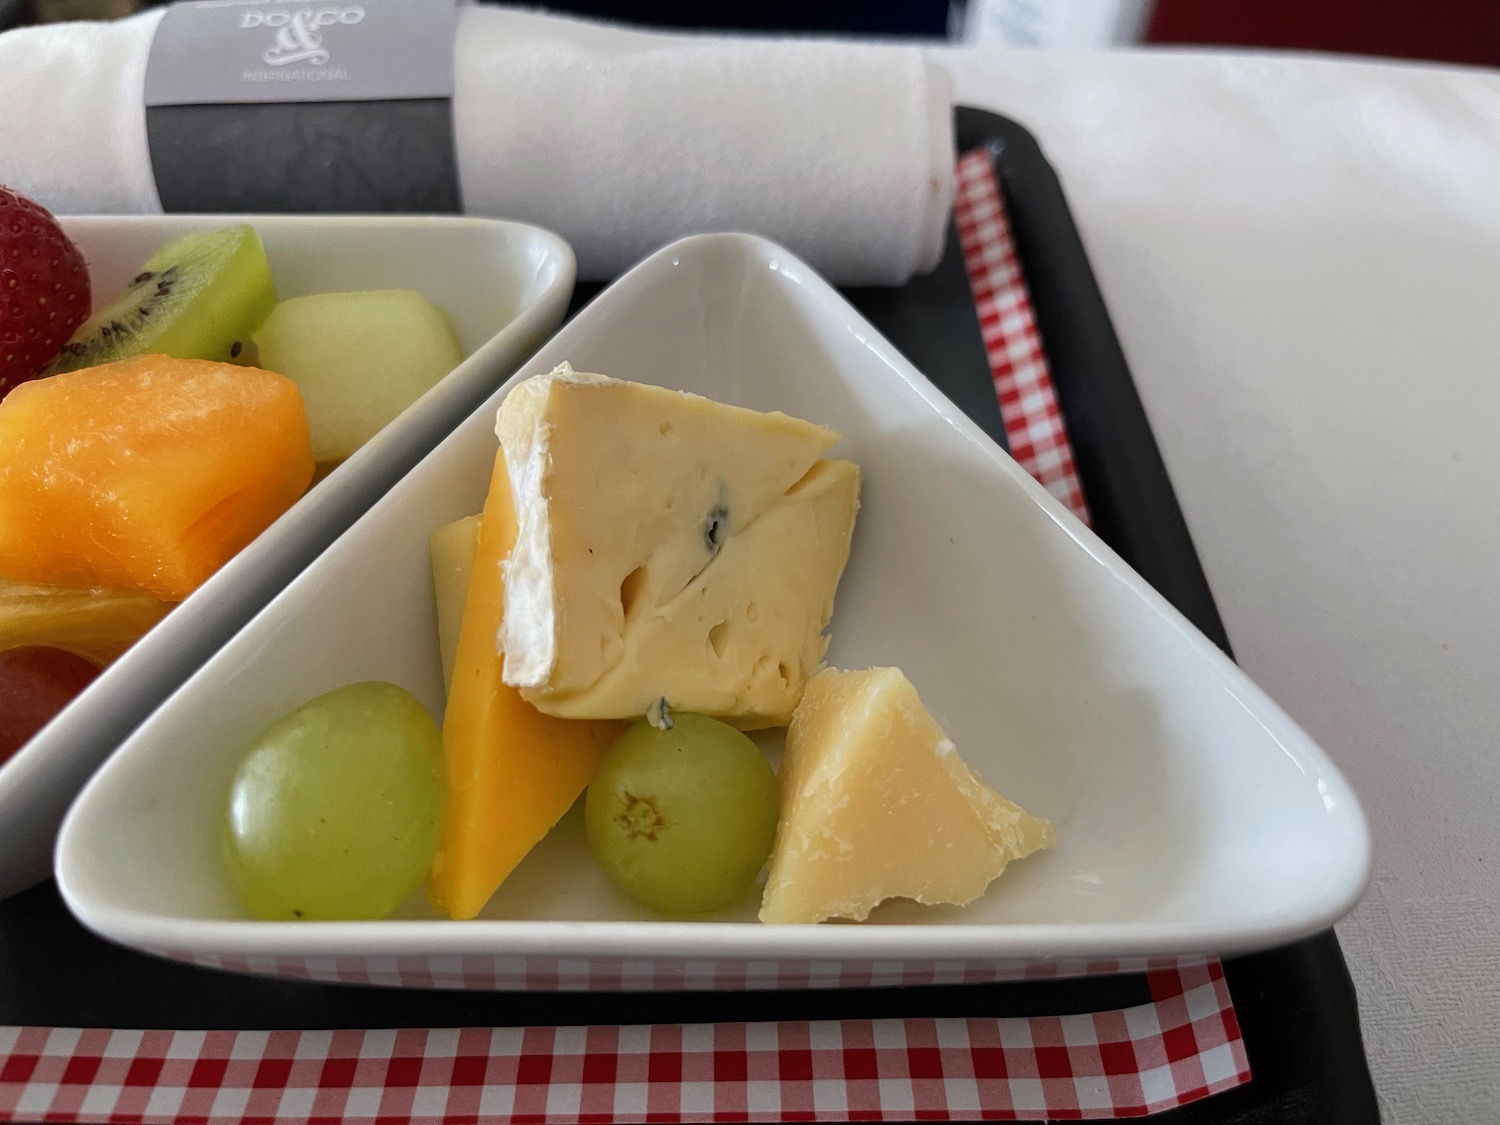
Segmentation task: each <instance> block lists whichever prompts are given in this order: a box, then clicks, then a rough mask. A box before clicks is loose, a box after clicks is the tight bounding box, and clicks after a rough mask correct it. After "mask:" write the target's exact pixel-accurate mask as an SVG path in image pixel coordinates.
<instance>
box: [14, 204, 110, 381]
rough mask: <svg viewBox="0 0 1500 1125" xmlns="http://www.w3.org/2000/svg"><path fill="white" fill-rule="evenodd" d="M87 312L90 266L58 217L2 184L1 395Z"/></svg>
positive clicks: (37, 366)
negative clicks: (58, 223) (61, 225)
mask: <svg viewBox="0 0 1500 1125" xmlns="http://www.w3.org/2000/svg"><path fill="white" fill-rule="evenodd" d="M88 315H89V271H88V266H87V264H85V262H84V260H83V255H82V254H81V253H79V250H78V247H76V246H74V245H73V243H72V240H71V239H69V238H68V236H67V235H66V234H64V233H63V230H62V227H60V226H58V225H57V220H56V219H54V218H53V217H52V215H51V214H50V213H49V212H48V211H47V210H46V209H45V208H43V207H40V206H38V205H37V204H35V203H33V202H32V201H31V200H29V199H27V198H26V197H25V196H24V195H20V194H18V193H17V192H14V191H12V190H11V189H10V188H7V187H4V186H0V398H4V397H5V395H6V393H7V392H8V391H9V390H10V389H11V387H13V386H15V385H16V384H17V383H22V382H25V381H26V380H27V379H30V378H33V377H34V376H36V375H38V374H40V373H41V371H42V369H43V368H44V367H46V366H47V364H49V363H51V362H52V359H53V357H54V356H56V355H57V353H58V349H60V348H61V347H62V346H63V344H64V342H66V340H67V339H68V337H69V336H71V335H72V334H73V330H74V329H75V328H77V327H78V325H79V324H80V323H81V322H82V320H83V318H84V317H86V316H88Z"/></svg>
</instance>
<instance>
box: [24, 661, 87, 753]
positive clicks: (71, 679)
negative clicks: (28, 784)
mask: <svg viewBox="0 0 1500 1125" xmlns="http://www.w3.org/2000/svg"><path fill="white" fill-rule="evenodd" d="M98 674H99V669H97V668H95V667H94V666H93V665H92V664H90V663H89V662H88V661H87V660H85V659H84V658H83V657H81V656H74V655H73V654H72V653H71V652H64V651H63V650H62V649H60V648H44V647H43V646H41V645H29V646H27V647H25V648H13V649H10V650H9V651H8V652H0V762H4V761H5V760H6V759H7V758H9V757H10V756H11V755H12V754H14V753H15V752H16V751H17V750H19V749H20V748H21V747H22V746H24V745H25V744H26V742H27V741H28V740H29V739H30V738H31V736H32V735H34V734H35V733H36V732H37V731H39V730H41V729H42V727H44V726H46V724H47V721H48V720H49V719H51V718H52V716H53V715H55V714H57V713H58V712H59V711H61V710H62V709H63V708H64V707H66V706H67V705H68V701H69V700H70V699H72V698H73V697H74V696H75V695H77V694H78V693H79V692H81V691H82V690H83V689H84V688H86V687H88V685H89V681H90V680H92V679H93V678H94V677H95V676H97V675H98Z"/></svg>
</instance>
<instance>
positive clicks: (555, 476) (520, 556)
mask: <svg viewBox="0 0 1500 1125" xmlns="http://www.w3.org/2000/svg"><path fill="white" fill-rule="evenodd" d="M496 428H497V431H498V433H499V436H500V443H501V446H502V448H503V449H504V454H505V460H506V464H507V467H508V469H509V472H510V477H511V483H512V491H513V496H514V499H515V507H516V512H517V517H518V520H519V533H518V538H517V542H516V547H515V550H514V551H513V553H512V554H511V557H510V561H509V563H508V564H507V568H506V582H505V587H506V595H505V616H504V625H503V627H502V630H501V635H500V638H499V644H500V648H501V650H502V651H503V653H504V656H505V665H504V676H505V682H506V683H507V684H511V685H513V686H515V687H517V688H519V689H520V691H521V694H522V695H523V697H525V698H526V699H527V700H528V701H530V702H531V703H532V704H534V705H535V706H536V707H537V708H538V709H539V710H541V711H543V712H545V713H547V714H551V715H558V716H563V717H568V718H590V719H602V718H631V717H634V716H638V715H642V714H645V713H646V712H647V711H648V710H649V709H650V708H651V707H652V706H653V704H659V703H660V701H661V700H663V699H665V700H666V703H667V705H668V706H669V707H670V708H672V709H675V710H683V711H696V712H699V713H701V714H705V715H712V716H715V717H718V718H722V719H724V720H726V721H728V722H732V723H735V724H736V725H739V726H742V727H747V728H753V727H759V726H777V725H784V724H785V723H786V722H788V721H789V720H790V718H791V714H792V710H793V708H794V707H795V706H796V704H797V701H798V699H800V698H801V695H802V690H803V688H804V686H805V685H806V682H807V678H808V677H809V676H811V675H812V674H813V673H814V672H815V671H816V670H817V668H818V666H819V664H820V663H821V661H822V658H823V652H824V649H825V647H826V644H827V641H826V638H824V636H823V629H824V627H825V626H826V625H827V624H828V621H829V618H830V616H831V614H832V612H833V595H834V591H835V589H836V587H837V585H838V580H839V576H840V575H841V574H842V572H843V569H844V564H845V563H846V562H847V561H848V556H849V541H850V536H851V534H852V532H853V527H854V517H855V512H856V511H857V509H858V506H859V502H858V496H859V469H858V467H857V466H855V465H854V464H852V463H850V462H847V461H823V460H820V458H821V457H822V456H823V454H824V453H825V452H826V451H827V450H828V448H829V447H830V446H831V445H832V444H833V443H834V441H835V440H836V439H837V435H836V434H834V433H833V432H832V431H831V430H828V429H825V428H824V427H822V426H818V425H814V424H813V423H811V422H804V421H801V420H799V419H796V418H791V417H789V416H787V415H785V414H777V413H773V414H762V413H759V412H757V411H753V410H746V409H743V408H740V407H735V406H726V405H724V404H722V403H717V402H712V401H710V400H708V399H705V398H700V397H698V396H696V395H689V394H684V393H681V392H678V391H670V390H666V389H663V388H661V387H653V386H649V385H645V384H640V383H628V382H623V381H621V380H616V379H609V378H606V377H604V376H600V375H587V374H581V373H578V372H574V371H572V370H571V369H570V368H566V367H564V368H560V369H559V370H557V371H555V372H553V373H552V374H550V375H543V376H537V377H535V378H532V379H529V380H527V381H526V382H524V383H522V384H520V385H519V386H518V387H516V388H515V389H514V390H513V391H512V392H511V393H510V394H509V395H508V396H507V397H506V400H505V403H504V405H503V406H502V407H501V410H500V416H499V420H498V424H497V427H496Z"/></svg>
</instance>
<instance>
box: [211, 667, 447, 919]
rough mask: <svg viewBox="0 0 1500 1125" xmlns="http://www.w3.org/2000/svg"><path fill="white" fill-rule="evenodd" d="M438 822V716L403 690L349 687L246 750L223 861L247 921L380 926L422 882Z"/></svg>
mask: <svg viewBox="0 0 1500 1125" xmlns="http://www.w3.org/2000/svg"><path fill="white" fill-rule="evenodd" d="M442 815H443V758H442V743H441V736H440V735H439V734H438V728H437V724H436V723H435V722H433V720H432V716H431V715H429V714H428V713H427V711H426V709H425V708H424V707H423V706H422V704H421V703H419V702H418V701H417V700H416V698H414V697H413V696H412V695H411V693H409V692H407V691H406V690H405V689H404V688H400V687H397V686H396V685H395V684H386V683H374V682H367V683H357V684H349V685H347V686H346V687H341V688H337V689H336V690H334V691H331V692H328V693H327V694H325V695H320V696H318V697H317V698H316V699H313V700H311V701H309V702H308V703H305V704H303V705H302V706H301V707H299V708H297V710H295V711H293V712H292V713H291V714H289V715H287V716H285V717H284V718H282V719H280V720H278V721H277V722H276V723H275V724H273V725H272V726H271V728H270V729H269V730H267V731H266V732H265V733H264V734H263V735H261V736H260V738H258V739H257V740H256V741H255V744H254V745H253V746H252V747H251V748H250V751H249V753H248V754H247V755H246V756H245V759H244V761H243V762H241V763H240V767H239V769H238V771H237V772H236V773H235V775H234V780H233V782H232V783H231V784H230V787H229V801H228V808H227V810H226V816H225V822H224V831H223V847H224V860H225V864H226V867H227V869H228V872H229V877H230V881H231V882H232V884H233V886H234V889H235V892H236V894H237V895H238V896H239V899H240V903H241V905H243V906H244V908H245V912H246V913H248V914H249V915H250V916H251V917H254V918H262V919H271V920H275V919H283V920H285V919H294V918H309V919H358V918H384V917H385V916H386V915H387V914H389V913H390V912H391V911H392V910H394V909H395V908H396V907H397V906H398V905H400V903H401V901H402V900H403V899H404V898H406V896H407V895H409V894H410V893H411V892H412V891H413V890H414V889H415V888H416V886H417V884H418V883H419V882H420V881H421V879H422V873H423V872H424V871H426V869H427V865H428V864H429V863H430V862H431V861H432V853H433V850H434V849H435V848H436V847H437V841H438V831H439V826H440V823H441V819H442Z"/></svg>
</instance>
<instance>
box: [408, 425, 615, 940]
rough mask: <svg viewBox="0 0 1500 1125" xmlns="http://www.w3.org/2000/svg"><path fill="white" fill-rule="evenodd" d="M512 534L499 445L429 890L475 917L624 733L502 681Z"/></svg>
mask: <svg viewBox="0 0 1500 1125" xmlns="http://www.w3.org/2000/svg"><path fill="white" fill-rule="evenodd" d="M515 542H516V513H515V509H514V507H513V506H512V505H511V497H510V478H509V477H508V476H507V475H506V472H505V458H504V457H502V456H500V455H499V454H498V453H497V454H496V456H495V466H494V470H493V473H492V475H491V477H490V490H489V495H488V496H487V497H486V498H485V502H484V515H483V517H482V519H481V521H480V525H479V546H478V548H477V551H476V553H475V557H474V568H473V575H472V577H471V578H470V580H469V589H468V594H467V597H466V599H465V602H464V612H463V621H462V623H461V625H460V627H459V637H458V653H457V655H456V656H455V658H454V665H453V684H452V688H451V690H450V691H449V693H448V709H447V712H446V713H445V714H444V717H443V758H444V761H445V762H446V766H447V778H448V788H447V792H448V805H447V812H446V814H445V816H444V818H443V841H442V845H441V846H440V848H439V850H438V854H437V858H436V859H434V860H433V864H432V876H431V878H430V879H429V880H428V884H427V893H428V898H429V899H431V901H432V905H433V908H434V909H436V910H437V911H439V912H440V913H443V914H446V915H448V916H449V917H450V918H472V917H474V916H475V915H476V914H478V913H479V911H480V910H481V909H483V908H484V904H485V903H486V902H488V901H489V898H490V896H491V895H492V894H494V893H495V888H497V887H498V886H499V885H500V884H501V882H502V881H503V880H504V879H505V878H506V876H508V875H509V874H510V873H511V872H512V871H514V870H515V868H516V865H517V864H518V863H520V862H521V860H522V859H524V858H525V857H526V853H527V852H529V851H531V849H532V848H533V847H535V846H536V844H537V843H538V841H540V840H541V838H542V837H543V836H545V835H546V834H547V833H548V831H550V830H551V828H552V826H553V825H554V824H556V823H557V822H558V820H560V819H561V818H562V815H563V813H565V812H567V811H568V809H569V808H570V807H571V806H572V804H573V802H574V801H576V800H577V799H578V795H579V794H580V793H582V792H583V788H584V786H585V785H587V784H588V782H589V778H590V777H592V776H593V774H594V767H595V766H596V765H598V763H599V759H600V758H601V757H603V755H604V751H605V748H606V747H608V746H609V744H610V741H611V740H612V739H613V738H614V737H615V736H616V735H618V734H619V733H620V724H619V723H615V722H578V721H575V720H570V719H554V718H552V717H551V716H549V715H543V714H542V713H541V712H539V711H537V709H536V708H534V707H532V706H531V704H529V703H527V702H526V701H525V700H524V699H522V698H521V696H520V694H519V693H518V692H517V691H516V690H515V689H514V688H508V687H506V686H505V685H504V684H503V683H501V682H500V654H499V653H498V652H497V651H496V649H495V637H496V634H497V633H498V631H499V628H500V621H501V617H502V609H503V606H504V603H505V571H504V564H505V560H506V558H507V557H508V556H509V555H510V553H511V548H512V547H513V546H514V545H515Z"/></svg>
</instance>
